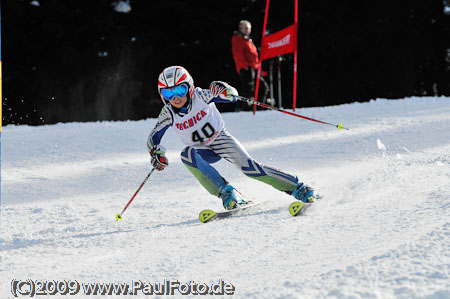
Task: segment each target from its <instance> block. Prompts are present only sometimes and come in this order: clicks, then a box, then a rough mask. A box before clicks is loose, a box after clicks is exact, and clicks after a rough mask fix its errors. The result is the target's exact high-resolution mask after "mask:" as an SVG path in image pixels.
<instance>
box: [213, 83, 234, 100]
mask: <svg viewBox="0 0 450 299" xmlns="http://www.w3.org/2000/svg"><path fill="white" fill-rule="evenodd" d="M209 92H210V94H211V97H213V98H215V97H219V98H221V99H222V100H226V101H230V102H233V103H234V102H236V97H237V96H239V93H238V92H237V90H236V88H234V87H233V86H231V85H229V84H228V83H225V82H222V81H213V82H211V85H209Z"/></svg>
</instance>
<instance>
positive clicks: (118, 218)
mask: <svg viewBox="0 0 450 299" xmlns="http://www.w3.org/2000/svg"><path fill="white" fill-rule="evenodd" d="M155 169H156V167H153V168H152V170H150V172H149V173H148V174H147V176H146V177H145V179H144V181H143V182H142V184H141V185H140V186H139V188H138V189H137V190H136V192H135V193H134V195H133V197H132V198H131V199H130V201H128V203H127V205H126V206H125V208H123V210H122V212H121V213H120V214H117V215H116V220H122V214H123V213H125V210H126V209H127V208H128V206H129V205H130V204H131V202H132V201H133V199H134V198H135V197H136V195H137V194H138V193H139V191H141V189H142V187H143V186H144V184H145V183H146V182H147V180H148V178H149V177H150V176H151V175H152V173H153V171H155Z"/></svg>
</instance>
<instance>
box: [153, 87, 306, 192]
mask: <svg viewBox="0 0 450 299" xmlns="http://www.w3.org/2000/svg"><path fill="white" fill-rule="evenodd" d="M230 102H235V99H234V98H233V99H230V100H226V99H223V98H222V97H219V96H217V97H213V96H212V95H211V93H210V91H209V90H207V89H201V88H198V87H197V88H196V89H195V91H194V95H193V97H192V100H191V102H190V104H189V106H188V107H187V108H188V109H187V111H178V112H175V110H174V108H173V107H172V105H171V104H170V103H167V104H166V105H165V106H164V107H163V108H162V109H161V113H160V114H159V117H158V121H157V123H156V125H155V127H154V128H153V130H152V131H151V133H150V135H149V137H148V140H147V147H148V149H149V150H150V149H151V148H152V147H153V146H154V145H158V144H160V142H161V139H162V137H163V135H164V133H165V132H166V131H167V129H168V128H169V127H172V128H173V129H174V130H175V132H176V134H177V135H178V136H179V137H180V138H181V140H182V141H183V142H184V143H185V144H186V145H187V146H186V147H185V148H184V149H183V151H182V152H181V160H182V162H183V163H184V165H185V166H186V167H187V168H188V169H189V170H190V171H191V172H192V174H193V175H194V176H195V177H196V178H197V179H198V181H199V182H200V183H201V184H202V185H203V186H204V187H205V188H206V190H208V192H209V193H211V194H213V195H216V196H219V195H220V192H221V190H222V189H223V188H224V187H225V186H226V185H227V184H228V181H227V180H225V179H224V178H223V177H222V176H221V175H220V174H219V173H218V171H217V170H216V169H215V168H214V167H212V166H211V164H213V163H215V162H217V161H219V160H220V159H222V158H224V159H226V160H227V161H229V162H231V163H233V164H235V165H237V166H238V167H239V168H240V169H241V171H242V172H243V173H244V174H245V175H247V176H249V177H251V178H254V179H257V180H260V181H262V182H265V183H267V184H270V185H272V186H273V187H274V188H276V189H278V190H281V191H284V192H286V193H289V194H291V193H292V191H293V190H294V188H295V186H296V185H297V184H298V183H299V181H298V178H297V176H295V175H292V174H288V173H286V172H284V171H281V170H279V169H276V168H273V167H269V166H266V165H264V164H261V163H259V162H257V161H256V160H255V159H253V158H252V157H251V156H250V155H249V154H248V153H247V151H246V150H245V148H244V147H243V146H242V145H241V144H240V143H239V141H238V140H237V139H236V138H235V137H233V136H232V135H231V134H230V133H229V132H228V131H227V130H226V128H225V123H224V121H223V119H222V116H221V114H220V112H219V111H218V110H217V108H216V105H215V103H230Z"/></svg>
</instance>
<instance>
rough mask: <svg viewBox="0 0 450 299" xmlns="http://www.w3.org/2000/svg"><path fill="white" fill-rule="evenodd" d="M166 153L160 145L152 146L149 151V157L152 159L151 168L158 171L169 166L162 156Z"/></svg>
mask: <svg viewBox="0 0 450 299" xmlns="http://www.w3.org/2000/svg"><path fill="white" fill-rule="evenodd" d="M165 153H166V149H165V148H164V147H163V146H161V145H154V146H153V147H152V148H151V149H150V156H151V157H152V160H151V163H152V166H153V167H155V168H156V170H158V171H162V170H164V168H166V167H167V166H169V160H168V159H167V157H166V156H165V155H164V154H165Z"/></svg>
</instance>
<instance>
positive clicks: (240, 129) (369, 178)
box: [0, 98, 450, 298]
mask: <svg viewBox="0 0 450 299" xmlns="http://www.w3.org/2000/svg"><path fill="white" fill-rule="evenodd" d="M296 112H297V113H300V114H304V115H306V116H310V117H313V118H317V119H321V120H325V121H329V122H336V123H339V122H341V123H343V124H344V126H346V127H349V128H350V129H351V130H350V131H338V130H336V129H335V128H332V127H329V126H324V125H320V124H317V123H312V122H308V121H304V120H301V119H298V118H295V117H290V116H287V115H284V114H282V113H278V112H274V111H264V112H262V111H261V112H258V113H257V114H256V116H253V115H251V113H249V112H241V113H226V114H224V119H225V122H226V125H227V128H228V130H229V131H230V132H231V133H232V134H233V135H235V136H236V137H237V138H238V139H239V140H240V141H241V142H242V143H243V145H244V146H245V147H246V148H247V150H248V151H249V152H250V154H252V155H253V156H254V157H255V158H256V159H257V160H260V161H261V162H264V163H266V164H268V165H272V166H275V167H278V168H282V169H285V170H288V171H290V172H292V173H296V174H297V175H298V176H299V177H300V179H301V180H303V181H305V182H306V183H309V184H311V185H313V186H314V187H316V189H317V190H318V192H319V193H321V194H323V195H325V198H324V199H323V200H322V201H320V202H318V203H317V204H315V206H314V207H312V208H311V209H310V210H309V211H308V212H307V215H306V216H304V217H298V218H292V217H291V216H290V215H289V213H288V212H287V206H288V205H289V203H290V202H291V197H290V196H288V195H286V194H282V193H280V192H278V191H277V190H274V189H272V188H271V187H269V186H266V185H264V184H262V183H261V182H258V181H255V180H252V179H250V178H247V177H245V176H244V175H243V174H241V173H240V172H239V171H238V170H237V169H235V168H234V167H233V166H231V165H229V164H227V163H226V162H222V161H221V162H219V163H218V164H217V168H218V169H219V171H220V172H221V174H222V175H223V176H224V177H225V178H227V179H228V180H229V181H230V182H231V183H232V184H234V185H235V187H236V188H237V189H238V190H240V191H241V192H242V193H243V194H244V195H246V196H247V197H248V198H251V199H254V200H255V201H259V200H265V199H271V201H270V202H269V203H268V204H267V205H266V206H264V207H260V208H258V209H256V210H252V211H249V212H248V213H245V214H244V215H241V216H237V217H234V218H230V219H226V220H221V221H217V222H212V223H209V224H201V223H200V222H199V221H198V220H197V216H198V212H200V211H201V210H202V209H204V208H213V209H220V208H221V203H220V200H218V199H217V198H213V197H211V196H210V195H209V194H208V193H207V192H206V191H205V190H203V189H202V187H201V186H200V185H199V184H198V183H197V182H196V180H195V178H194V177H193V176H191V175H190V173H189V172H188V171H187V170H186V169H185V167H184V166H183V165H182V163H181V161H180V159H179V152H180V150H181V149H182V148H183V147H184V146H183V145H182V144H181V142H180V141H179V140H178V138H177V137H176V136H175V135H174V133H173V132H171V131H170V130H169V131H168V133H167V134H166V136H165V137H164V138H163V144H164V145H165V146H166V147H167V149H168V158H169V161H170V166H169V167H168V168H167V170H165V171H164V172H161V173H155V174H154V175H153V176H152V177H151V178H150V180H149V181H148V183H147V184H146V185H145V186H144V188H143V189H142V191H141V192H140V193H139V195H138V197H137V198H136V199H135V201H134V202H133V203H132V205H131V206H130V208H129V209H128V210H127V211H126V213H125V214H124V220H123V221H121V222H116V221H115V218H114V216H115V214H117V213H118V212H120V211H121V210H122V208H123V207H124V205H125V204H126V203H127V201H128V200H129V198H130V197H131V195H132V194H133V193H134V192H135V190H136V188H137V187H138V186H139V184H140V183H141V181H142V180H143V179H144V177H145V175H146V174H147V173H148V171H149V167H150V166H149V156H148V153H147V152H146V146H145V142H146V138H147V135H148V133H149V131H150V130H151V128H152V127H153V125H154V124H155V122H156V120H155V119H148V120H144V121H134V122H131V121H130V122H97V123H69V124H57V125H48V126H40V127H28V126H6V127H4V129H3V132H2V138H3V139H2V211H1V212H2V214H1V219H0V220H1V234H0V278H1V281H2V283H1V284H0V294H2V295H1V297H2V298H6V297H5V296H9V297H12V296H13V295H12V294H11V292H10V283H11V280H12V279H13V278H17V279H27V278H31V279H38V280H64V279H66V280H77V281H80V282H81V281H84V282H88V281H99V282H108V281H116V282H129V281H131V280H142V281H151V282H161V281H164V279H171V280H179V281H184V282H189V281H196V282H217V281H219V280H220V279H222V280H224V281H227V282H229V283H232V284H233V285H234V286H235V288H236V293H235V296H237V297H239V298H244V297H252V298H262V297H265V298H272V297H283V298H286V297H302V298H317V297H332V296H335V297H340V298H341V297H352V296H355V297H364V298H367V297H375V298H394V297H404V298H411V297H427V296H429V297H430V298H448V297H450V221H449V220H450V188H449V186H450V167H449V166H450V99H449V98H408V99H403V100H395V101H388V100H376V101H371V102H368V103H354V104H348V105H341V106H334V107H322V108H308V109H298V110H297V111H296ZM78 297H83V295H82V293H81V292H80V293H79V294H78ZM134 297H136V296H134Z"/></svg>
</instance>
